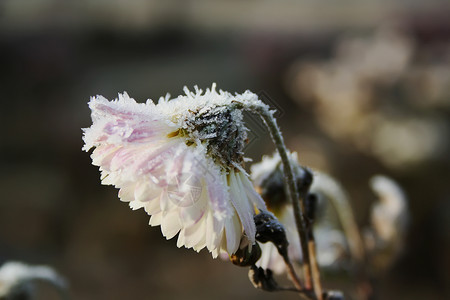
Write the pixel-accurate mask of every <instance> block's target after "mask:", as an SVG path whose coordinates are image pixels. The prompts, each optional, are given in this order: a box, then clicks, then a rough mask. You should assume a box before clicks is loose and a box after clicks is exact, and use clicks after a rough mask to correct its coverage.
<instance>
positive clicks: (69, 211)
mask: <svg viewBox="0 0 450 300" xmlns="http://www.w3.org/2000/svg"><path fill="white" fill-rule="evenodd" d="M449 4H450V3H449V2H448V1H445V0H431V1H419V0H395V1H387V0H383V1H370V0H364V1H356V0H345V1H339V2H336V1H326V0H319V1H318V0H315V1H313V0H304V1H293V0H279V1H225V0H170V1H156V0H153V1H151V0H148V1H144V0H136V1H125V0H108V1H106V0H78V1H70V0H65V1H62V0H33V1H30V0H28V1H25V0H0V66H1V72H0V91H1V94H0V99H1V106H0V126H1V128H3V129H5V132H4V133H3V135H2V138H1V139H0V191H1V196H0V264H1V263H3V262H5V261H9V260H20V261H24V262H27V263H30V264H48V265H51V266H53V267H54V268H55V269H56V270H57V271H58V272H60V273H61V274H62V275H63V276H65V277H66V278H67V280H68V281H69V283H70V293H71V295H72V296H73V299H178V298H181V297H183V298H184V299H211V298H214V299H230V298H235V299H243V298H244V297H245V298H246V299H275V298H279V297H282V298H286V299H297V297H296V295H293V294H289V293H282V294H273V293H266V292H262V291H259V290H256V289H254V288H253V287H252V285H251V284H250V282H249V281H248V279H247V270H246V269H243V268H238V267H235V266H233V265H232V264H230V263H228V262H224V261H220V260H213V259H212V258H211V256H210V255H209V254H208V253H206V252H205V251H202V252H201V253H200V254H197V253H195V252H194V251H192V250H187V249H178V248H177V247H176V240H170V241H166V240H165V239H164V237H162V235H161V233H160V229H159V227H156V228H152V227H150V226H148V225H147V223H148V219H149V217H148V216H147V215H146V214H145V212H144V211H142V210H140V211H131V210H130V209H129V208H128V205H127V204H126V203H122V202H120V201H119V200H118V198H117V190H115V189H114V188H113V187H111V186H102V185H100V179H99V177H100V174H99V172H98V169H97V168H96V167H94V166H92V165H91V159H90V157H89V154H88V153H84V152H82V151H81V147H82V144H83V142H82V138H81V137H82V131H81V128H84V127H89V126H90V124H91V120H90V111H89V109H88V106H87V102H88V101H89V97H90V96H93V95H98V94H99V95H103V96H105V97H106V98H108V99H113V98H115V97H116V96H117V93H118V92H123V91H127V92H128V93H129V95H130V96H131V97H133V98H135V99H136V100H137V101H141V102H143V101H145V100H146V99H148V98H150V99H153V100H157V99H158V98H159V97H160V96H164V95H165V94H166V93H167V92H169V93H171V94H172V95H173V96H177V95H179V94H181V93H182V88H183V86H184V85H186V86H188V87H191V88H192V87H193V86H194V85H198V86H199V87H200V88H203V89H205V88H207V87H210V86H211V84H212V83H213V82H216V83H217V85H218V88H220V89H224V90H228V91H230V92H239V93H241V92H243V91H244V90H246V89H249V90H251V91H253V92H255V93H260V95H262V97H263V98H264V100H265V101H266V102H268V103H269V104H270V105H272V107H274V108H277V109H278V110H279V112H278V113H277V116H278V121H279V124H280V126H281V129H282V131H283V133H284V135H285V139H286V142H287V144H288V146H289V148H290V149H291V150H293V151H298V152H299V158H300V161H301V163H302V164H304V165H307V166H310V167H312V168H313V169H315V170H321V171H325V172H327V173H329V174H331V175H333V176H334V177H336V178H338V180H339V181H340V182H341V183H342V184H343V186H344V187H345V188H346V189H347V190H348V192H349V194H350V196H351V199H352V206H353V207H354V209H355V214H356V218H357V222H358V224H359V225H360V226H361V227H364V226H367V224H368V216H369V214H370V206H371V203H372V202H373V200H374V199H375V196H374V194H373V193H372V192H371V190H370V188H369V185H368V181H369V179H370V177H371V176H373V175H375V174H385V175H388V176H390V177H392V178H393V179H395V180H396V181H397V182H398V183H399V184H400V185H401V186H402V187H403V189H404V191H405V192H406V194H407V195H408V198H409V207H410V212H411V225H410V230H409V233H408V235H407V237H406V245H405V247H404V251H403V254H402V255H401V256H400V257H399V259H398V260H397V261H396V262H395V263H394V265H393V266H392V267H391V268H390V269H389V271H388V272H386V273H385V274H384V275H383V276H382V277H380V279H379V282H378V285H377V287H378V291H379V295H380V299H448V297H449V295H450V294H449V287H450V188H449V178H450V155H449V153H450V151H449V150H450V141H449V137H450V17H449V16H450V5H449ZM252 122H254V120H250V125H249V127H250V128H251V129H252V130H253V133H251V134H252V138H251V140H250V144H249V145H248V147H247V149H246V151H247V152H246V153H247V156H248V157H251V158H252V159H253V160H254V161H255V162H257V161H259V160H260V159H261V155H263V154H271V153H272V152H273V150H274V147H273V145H272V144H271V142H270V140H269V139H268V138H267V133H265V132H264V130H263V129H261V128H260V127H258V126H259V125H255V124H251V123H252ZM343 273H344V274H341V275H334V274H328V273H327V272H324V273H323V274H322V275H323V277H324V282H325V284H324V285H325V287H328V288H334V289H342V290H344V291H347V290H349V289H350V287H349V285H351V284H350V283H349V282H351V280H349V277H350V276H351V275H349V274H346V273H345V272H343ZM53 296H55V295H53ZM47 297H50V296H48V295H47V296H43V297H42V299H48V298H47ZM55 299H56V298H55Z"/></svg>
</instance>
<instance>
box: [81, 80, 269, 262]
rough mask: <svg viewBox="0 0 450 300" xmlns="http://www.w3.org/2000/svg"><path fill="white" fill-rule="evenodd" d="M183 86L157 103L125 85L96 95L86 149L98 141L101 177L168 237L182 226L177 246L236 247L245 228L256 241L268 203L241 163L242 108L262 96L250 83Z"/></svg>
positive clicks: (215, 250) (232, 249)
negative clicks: (240, 89) (258, 216)
mask: <svg viewBox="0 0 450 300" xmlns="http://www.w3.org/2000/svg"><path fill="white" fill-rule="evenodd" d="M185 93H186V95H183V96H179V97H177V98H175V99H172V100H170V99H169V96H167V97H166V98H161V99H160V100H159V102H158V104H154V103H153V102H152V101H151V100H148V101H147V102H146V103H145V104H144V103H137V102H136V101H135V100H133V99H132V98H130V97H129V96H128V95H127V94H126V93H124V94H119V99H118V100H114V101H108V100H107V99H105V98H104V97H102V96H97V97H93V98H91V101H90V102H89V107H90V108H91V110H92V120H93V125H92V126H91V127H90V128H87V129H84V142H85V146H84V147H83V150H85V151H88V150H89V149H91V148H92V147H95V149H94V151H93V153H92V156H91V157H92V161H93V164H94V165H96V166H99V167H100V170H101V173H102V183H103V184H111V185H114V186H115V187H117V188H119V189H120V191H119V197H120V199H121V200H122V201H126V202H130V207H131V208H132V209H139V208H144V209H145V211H146V212H147V213H148V214H149V215H151V218H150V225H152V226H157V225H161V231H162V233H163V235H164V236H165V237H166V238H167V239H171V238H173V237H174V236H175V235H177V234H178V242H177V245H178V247H181V246H185V247H187V248H193V249H194V250H196V251H200V250H201V249H203V248H205V247H206V248H207V249H208V250H209V251H210V252H211V253H212V255H213V257H217V255H218V254H219V252H222V251H224V252H227V253H228V254H232V253H234V252H235V251H236V250H237V249H238V247H239V244H240V241H241V238H242V237H244V236H245V237H246V238H247V239H248V240H249V241H250V242H251V243H255V231H256V229H255V224H254V221H253V216H254V214H255V208H257V209H264V208H265V204H264V201H263V200H262V199H261V197H260V196H259V195H258V194H257V193H256V191H255V190H254V188H253V186H252V184H251V182H250V180H249V179H248V175H247V174H246V172H245V171H244V169H243V168H242V163H243V162H244V160H245V159H244V157H243V148H244V145H245V140H246V136H247V134H246V132H247V129H246V128H245V126H244V124H243V115H242V111H241V108H242V107H244V106H245V105H247V104H248V105H250V104H251V105H262V103H261V102H260V101H259V100H258V97H257V95H255V94H253V93H251V92H249V91H246V92H245V93H243V94H236V95H232V94H230V93H228V92H224V91H219V92H216V90H215V85H213V87H212V89H211V90H210V89H207V90H206V92H205V93H204V94H202V90H199V89H198V88H197V87H195V92H190V91H189V90H188V89H187V88H185Z"/></svg>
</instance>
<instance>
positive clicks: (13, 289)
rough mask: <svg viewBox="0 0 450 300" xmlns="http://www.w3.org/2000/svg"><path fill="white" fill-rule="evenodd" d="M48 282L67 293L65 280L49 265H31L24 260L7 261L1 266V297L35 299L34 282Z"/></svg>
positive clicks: (9, 299)
mask: <svg viewBox="0 0 450 300" xmlns="http://www.w3.org/2000/svg"><path fill="white" fill-rule="evenodd" d="M37 281H42V282H48V283H50V284H52V285H53V286H54V287H56V288H57V289H58V290H59V291H60V292H62V293H63V295H65V290H66V289H67V286H66V282H65V280H64V279H63V278H62V277H61V276H60V275H59V274H58V273H56V272H55V271H54V270H53V269H52V268H50V267H48V266H29V265H27V264H24V263H22V262H16V261H11V262H6V263H5V264H3V265H2V266H1V268H0V298H1V299H7V300H14V299H33V294H34V283H36V282H37Z"/></svg>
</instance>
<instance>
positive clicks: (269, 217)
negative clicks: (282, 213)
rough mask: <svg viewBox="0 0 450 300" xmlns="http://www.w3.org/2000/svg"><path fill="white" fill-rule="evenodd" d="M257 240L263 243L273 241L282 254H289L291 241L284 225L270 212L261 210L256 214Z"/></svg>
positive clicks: (284, 255)
mask: <svg viewBox="0 0 450 300" xmlns="http://www.w3.org/2000/svg"><path fill="white" fill-rule="evenodd" d="M255 225H256V236H255V237H256V240H257V241H258V242H261V243H267V242H271V243H273V244H274V245H275V247H277V250H278V252H279V253H280V255H281V256H283V257H286V256H287V247H288V245H289V242H288V240H287V238H286V231H285V229H284V226H283V225H282V224H281V223H280V222H279V221H278V219H277V218H276V217H275V216H274V215H273V214H272V213H270V212H266V211H261V212H260V213H259V214H257V215H256V216H255Z"/></svg>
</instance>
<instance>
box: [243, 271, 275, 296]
mask: <svg viewBox="0 0 450 300" xmlns="http://www.w3.org/2000/svg"><path fill="white" fill-rule="evenodd" d="M248 278H249V279H250V282H251V283H252V284H253V286H254V287H255V288H257V289H262V290H263V291H268V292H273V291H278V290H280V288H279V286H278V283H277V282H276V281H275V280H274V279H273V273H272V271H271V270H270V269H267V270H264V269H263V268H261V267H257V266H251V267H250V270H249V271H248Z"/></svg>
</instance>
